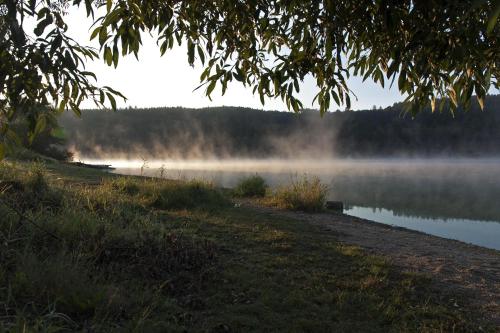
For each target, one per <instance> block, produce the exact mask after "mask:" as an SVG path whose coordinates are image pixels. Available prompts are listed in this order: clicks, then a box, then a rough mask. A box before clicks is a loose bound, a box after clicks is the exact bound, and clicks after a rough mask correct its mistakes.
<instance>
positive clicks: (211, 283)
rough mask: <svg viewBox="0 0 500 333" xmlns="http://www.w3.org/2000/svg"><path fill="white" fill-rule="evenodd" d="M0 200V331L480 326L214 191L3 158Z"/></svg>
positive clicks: (435, 293) (320, 238)
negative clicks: (13, 161) (17, 161)
mask: <svg viewBox="0 0 500 333" xmlns="http://www.w3.org/2000/svg"><path fill="white" fill-rule="evenodd" d="M0 193H1V194H0V199H1V203H0V216H1V217H2V219H1V221H0V238H1V244H0V246H1V250H0V331H2V330H12V331H48V330H51V331H58V330H84V331H106V332H107V331H148V332H154V331H158V332H165V331H171V332H175V331H179V332H184V331H190V332H191V331H195V332H199V331H200V332H239V331H245V332H246V331H284V332H303V331H306V332H307V331H309V332H323V331H324V332H331V331H342V332H344V331H346V332H391V331H392V332H401V331H420V332H441V331H444V332H448V331H452V330H454V331H478V330H479V329H478V327H479V324H480V323H479V322H478V318H479V317H480V316H478V314H477V313H475V312H474V309H468V308H463V307H460V308H458V307H456V306H455V304H456V302H457V296H456V295H445V294H443V293H442V292H441V291H439V290H437V289H435V288H434V287H433V286H432V284H431V283H430V281H429V280H428V279H426V278H425V277H422V276H416V275H408V274H403V273H400V272H399V271H398V270H397V269H395V268H394V267H392V266H391V265H389V264H388V263H386V262H384V260H383V259H382V258H379V257H373V256H368V255H366V253H363V252H362V251H360V250H359V249H358V248H356V247H351V246H346V245H342V244H340V243H338V242H337V241H336V239H335V235H334V234H332V233H328V232H325V231H323V230H321V229H320V228H318V227H315V226H312V225H308V224H304V223H301V222H298V221H295V220H292V219H285V218H276V217H271V216H268V215H266V214H264V213H259V212H258V211H253V210H249V209H246V208H241V207H235V205H234V204H232V202H231V198H230V197H229V196H228V194H227V193H225V192H222V191H221V190H219V189H217V188H215V187H214V186H212V185H211V184H207V183H202V182H179V181H170V180H159V179H143V178H137V177H119V176H114V175H109V174H105V173H102V172H99V171H95V170H90V169H83V168H77V167H73V166H68V165H64V164H58V163H47V164H46V165H36V164H35V165H33V164H32V163H12V162H9V163H5V162H4V163H3V164H1V165H0ZM460 304H466V302H460Z"/></svg>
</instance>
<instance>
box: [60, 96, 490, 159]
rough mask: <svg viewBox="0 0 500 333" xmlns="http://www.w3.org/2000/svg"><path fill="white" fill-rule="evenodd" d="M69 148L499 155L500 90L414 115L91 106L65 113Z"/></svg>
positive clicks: (89, 152) (241, 154) (113, 153)
mask: <svg viewBox="0 0 500 333" xmlns="http://www.w3.org/2000/svg"><path fill="white" fill-rule="evenodd" d="M60 123H61V125H62V127H63V128H64V129H65V134H66V141H67V147H68V148H70V149H74V150H76V151H77V152H78V153H79V154H81V155H83V156H85V157H117V156H121V157H128V158H139V156H140V157H143V158H148V159H151V158H229V157H230V158H267V157H279V158H300V157H307V158H322V157H375V156H395V157H396V156H397V157H399V156H484V155H498V154H500V95H495V96H489V97H488V98H487V99H486V104H485V107H484V110H482V111H481V110H480V108H479V106H477V105H473V106H472V107H471V109H470V110H468V111H464V110H461V109H458V110H457V111H455V113H453V114H452V113H451V112H449V111H448V110H446V109H445V110H444V111H443V112H441V113H436V112H435V113H432V112H431V110H430V109H426V110H424V111H423V112H421V113H419V114H417V115H416V116H414V117H412V116H411V115H410V114H407V113H405V111H404V105H403V104H402V103H398V104H395V105H393V106H391V107H388V108H385V109H379V110H365V111H348V112H346V111H344V112H341V111H337V112H331V113H326V114H324V115H323V116H322V117H321V116H320V114H319V112H317V111H314V110H307V111H304V112H302V113H300V114H294V113H290V112H278V111H265V112H263V111H261V110H255V109H248V108H241V107H214V108H204V109H188V108H181V107H169V108H167V107H165V108H139V109H136V108H128V109H121V110H118V111H117V112H116V113H114V112H104V111H99V110H87V111H86V112H84V113H83V115H82V118H81V119H79V118H76V117H74V116H72V115H71V114H65V115H63V116H62V117H61V119H60Z"/></svg>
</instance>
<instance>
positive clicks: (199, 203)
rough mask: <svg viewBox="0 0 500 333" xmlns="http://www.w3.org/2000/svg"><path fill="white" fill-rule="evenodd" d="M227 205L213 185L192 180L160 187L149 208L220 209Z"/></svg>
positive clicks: (227, 202)
mask: <svg viewBox="0 0 500 333" xmlns="http://www.w3.org/2000/svg"><path fill="white" fill-rule="evenodd" d="M228 205H229V201H228V200H227V198H226V197H225V196H224V195H223V194H222V193H221V191H220V190H218V189H216V188H215V187H214V186H213V184H211V183H207V182H203V181H198V180H193V181H189V182H174V183H169V184H165V185H163V186H161V187H160V188H159V189H158V190H157V193H156V197H155V198H154V200H153V201H152V203H151V206H152V207H154V208H158V209H165V210H176V209H177V210H178V209H190V208H203V209H212V208H222V207H225V206H228Z"/></svg>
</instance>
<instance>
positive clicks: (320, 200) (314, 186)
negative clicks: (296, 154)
mask: <svg viewBox="0 0 500 333" xmlns="http://www.w3.org/2000/svg"><path fill="white" fill-rule="evenodd" d="M327 192H328V187H327V186H326V185H324V184H322V183H321V181H320V180H319V178H318V177H312V178H311V179H309V178H308V177H307V176H305V175H304V176H303V177H302V178H300V179H298V178H295V179H292V181H291V183H290V184H289V185H288V186H284V187H281V188H279V189H278V190H276V191H275V193H274V197H273V199H274V202H275V203H276V204H277V205H278V206H279V207H283V208H287V209H292V210H303V211H306V212H317V211H321V210H322V209H323V208H324V205H325V202H326V194H327Z"/></svg>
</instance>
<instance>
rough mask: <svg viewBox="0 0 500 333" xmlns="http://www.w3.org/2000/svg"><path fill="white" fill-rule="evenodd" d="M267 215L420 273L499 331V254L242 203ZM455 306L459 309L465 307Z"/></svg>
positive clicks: (345, 219) (336, 217) (358, 222)
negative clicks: (470, 306) (479, 312)
mask: <svg viewBox="0 0 500 333" xmlns="http://www.w3.org/2000/svg"><path fill="white" fill-rule="evenodd" d="M244 205H246V206H249V207H252V208H253V209H256V210H259V211H261V212H262V213H265V214H268V215H269V216H281V217H287V218H293V219H297V220H300V221H304V222H308V223H311V224H314V225H317V226H320V227H321V228H323V229H324V230H327V231H329V232H333V233H334V234H335V236H336V238H337V239H338V240H339V241H340V242H342V243H343V244H349V245H356V246H359V247H360V248H361V249H363V250H364V251H365V252H366V253H370V254H373V255H380V256H383V257H384V258H387V259H388V262H390V263H391V264H392V265H394V266H397V267H399V268H401V269H402V270H403V271H405V272H410V273H422V274H424V275H425V276H427V277H429V278H430V279H432V280H433V283H435V284H436V285H439V286H440V288H442V289H443V290H448V292H450V294H455V295H457V296H458V295H460V296H461V297H462V300H465V301H466V302H467V303H473V304H475V305H476V306H478V307H480V308H481V309H482V312H483V313H484V314H486V315H487V317H488V318H489V319H490V320H491V321H492V322H495V323H496V325H498V326H499V327H500V252H499V251H496V250H491V249H486V248H483V247H479V246H475V245H471V244H466V243H463V242H460V241H455V240H450V239H445V238H441V237H436V236H432V235H428V234H425V233H421V232H418V231H413V230H409V229H405V228H399V227H392V226H388V225H386V224H381V223H377V222H373V221H368V220H364V219H360V218H357V217H353V216H347V215H343V214H335V213H323V214H305V213H300V212H290V211H284V210H278V209H274V208H269V207H262V206H261V205H259V204H258V203H255V202H252V201H245V202H244ZM454 306H457V307H463V306H466V304H459V302H458V301H457V302H456V303H455V304H454Z"/></svg>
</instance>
